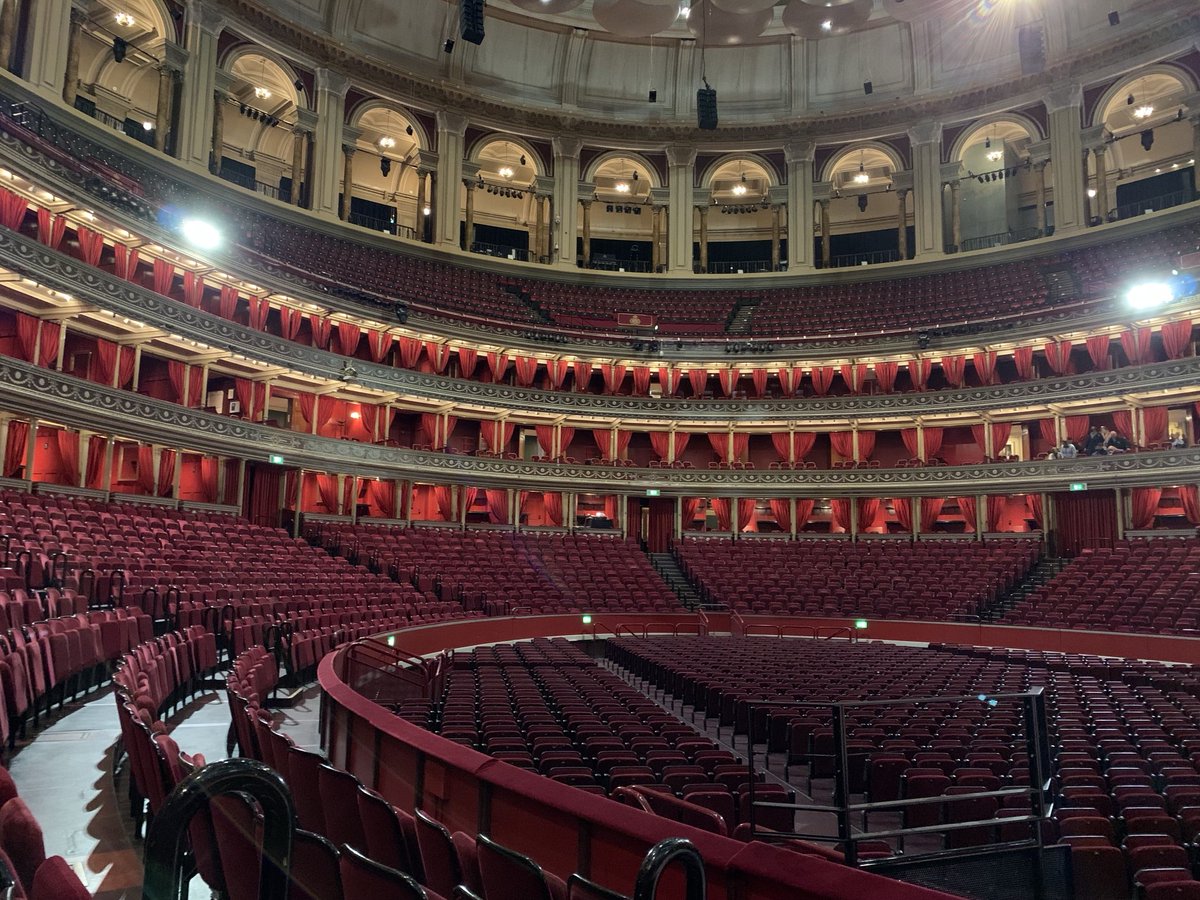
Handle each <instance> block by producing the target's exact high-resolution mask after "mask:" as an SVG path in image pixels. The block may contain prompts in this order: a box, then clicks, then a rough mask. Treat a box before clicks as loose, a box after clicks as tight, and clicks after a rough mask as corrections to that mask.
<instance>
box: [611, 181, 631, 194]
mask: <svg viewBox="0 0 1200 900" xmlns="http://www.w3.org/2000/svg"><path fill="white" fill-rule="evenodd" d="M613 189H614V190H615V191H616V192H617V193H618V194H628V193H629V184H628V183H627V182H624V181H618V182H617V183H616V184H615V185H613Z"/></svg>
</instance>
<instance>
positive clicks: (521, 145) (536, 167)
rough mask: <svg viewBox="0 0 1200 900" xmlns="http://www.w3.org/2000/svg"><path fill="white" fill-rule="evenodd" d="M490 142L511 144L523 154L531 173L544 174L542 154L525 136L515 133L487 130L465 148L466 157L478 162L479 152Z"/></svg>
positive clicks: (544, 167) (544, 164)
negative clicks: (531, 170)
mask: <svg viewBox="0 0 1200 900" xmlns="http://www.w3.org/2000/svg"><path fill="white" fill-rule="evenodd" d="M491 144H512V145H513V146H514V147H516V148H518V150H519V151H520V152H521V153H522V154H524V156H525V159H526V166H528V167H529V168H531V169H533V174H534V175H535V176H537V175H543V176H544V175H546V174H547V171H546V162H545V160H543V159H542V155H541V154H540V153H538V151H537V148H536V147H534V146H533V144H531V143H529V141H527V140H525V138H522V137H518V136H517V135H515V134H506V133H505V132H502V131H489V132H488V133H487V134H485V135H483V136H482V137H480V138H479V139H478V140H476V141H475V142H474V143H473V144H472V145H471V146H470V148H469V149H468V150H467V159H469V160H472V161H473V162H479V159H480V154H481V153H482V152H483V151H484V150H485V149H486V148H487V147H488V146H489V145H491Z"/></svg>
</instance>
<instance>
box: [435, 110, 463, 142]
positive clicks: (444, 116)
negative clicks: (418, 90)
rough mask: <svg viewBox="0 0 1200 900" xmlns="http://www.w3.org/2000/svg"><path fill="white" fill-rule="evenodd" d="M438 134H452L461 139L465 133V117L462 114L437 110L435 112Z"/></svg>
mask: <svg viewBox="0 0 1200 900" xmlns="http://www.w3.org/2000/svg"><path fill="white" fill-rule="evenodd" d="M437 130H438V134H453V135H455V136H456V137H462V136H463V135H465V134H466V133H467V117H466V116H464V115H463V114H462V113H456V112H450V111H449V110H445V109H439V110H438V111H437Z"/></svg>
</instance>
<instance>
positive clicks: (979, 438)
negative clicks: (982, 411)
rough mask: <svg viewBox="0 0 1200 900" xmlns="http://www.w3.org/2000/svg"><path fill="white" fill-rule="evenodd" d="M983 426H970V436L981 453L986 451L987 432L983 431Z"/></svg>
mask: <svg viewBox="0 0 1200 900" xmlns="http://www.w3.org/2000/svg"><path fill="white" fill-rule="evenodd" d="M985 427H986V426H984V425H982V424H980V425H972V426H971V437H973V438H974V439H975V445H976V446H977V447H979V450H980V452H981V453H987V437H986V434H987V432H985V431H984V428H985Z"/></svg>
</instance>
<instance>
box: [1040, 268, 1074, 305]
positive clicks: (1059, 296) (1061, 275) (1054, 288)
mask: <svg viewBox="0 0 1200 900" xmlns="http://www.w3.org/2000/svg"><path fill="white" fill-rule="evenodd" d="M1042 279H1043V280H1044V281H1045V282H1046V289H1047V298H1048V299H1049V300H1050V303H1051V305H1054V306H1057V305H1058V304H1060V303H1071V302H1073V301H1075V300H1079V299H1082V296H1083V285H1082V284H1080V281H1079V276H1078V275H1077V274H1076V273H1075V271H1074V270H1073V269H1071V268H1070V267H1069V266H1060V267H1058V268H1045V269H1042Z"/></svg>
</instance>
